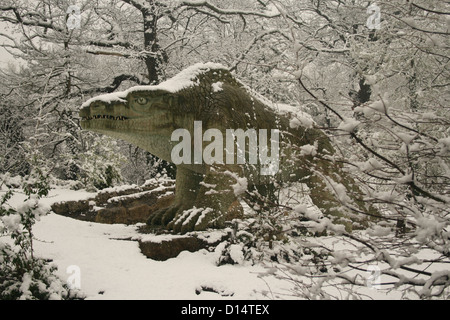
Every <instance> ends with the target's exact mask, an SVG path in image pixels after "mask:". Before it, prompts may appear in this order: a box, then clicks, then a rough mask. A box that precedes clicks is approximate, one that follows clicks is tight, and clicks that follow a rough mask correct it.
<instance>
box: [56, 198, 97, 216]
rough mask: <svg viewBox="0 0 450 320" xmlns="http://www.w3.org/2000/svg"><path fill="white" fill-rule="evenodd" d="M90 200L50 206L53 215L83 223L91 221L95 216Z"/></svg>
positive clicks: (57, 203) (58, 203)
mask: <svg viewBox="0 0 450 320" xmlns="http://www.w3.org/2000/svg"><path fill="white" fill-rule="evenodd" d="M91 201H92V199H88V200H79V201H66V202H56V203H54V204H53V205H52V210H53V212H54V213H56V214H59V215H63V216H66V217H70V218H76V219H79V220H84V221H92V220H93V217H94V216H95V212H94V210H93V205H91Z"/></svg>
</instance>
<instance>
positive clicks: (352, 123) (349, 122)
mask: <svg viewBox="0 0 450 320" xmlns="http://www.w3.org/2000/svg"><path fill="white" fill-rule="evenodd" d="M359 124H360V122H359V121H358V120H356V119H353V118H346V119H344V121H342V122H341V123H340V124H339V126H338V130H343V131H346V132H353V130H355V128H356V127H357V126H358V125H359Z"/></svg>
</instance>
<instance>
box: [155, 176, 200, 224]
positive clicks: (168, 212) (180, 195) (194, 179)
mask: <svg viewBox="0 0 450 320" xmlns="http://www.w3.org/2000/svg"><path fill="white" fill-rule="evenodd" d="M202 180H203V175H202V174H199V173H196V172H194V171H191V170H188V169H186V168H183V167H177V176H176V186H175V200H174V202H173V203H172V204H171V205H170V206H169V207H167V208H163V209H160V210H158V211H156V212H154V213H153V214H152V215H151V216H150V218H149V219H148V221H147V224H150V225H153V226H164V227H166V226H168V225H169V223H171V222H172V220H173V219H174V217H175V216H176V215H177V214H178V213H179V212H183V211H184V210H187V209H190V208H192V207H193V206H194V205H195V201H196V199H197V194H198V191H199V188H200V182H201V181H202Z"/></svg>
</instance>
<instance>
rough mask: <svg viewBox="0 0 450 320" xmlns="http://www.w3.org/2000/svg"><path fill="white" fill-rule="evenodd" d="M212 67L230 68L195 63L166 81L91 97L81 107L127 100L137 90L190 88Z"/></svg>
mask: <svg viewBox="0 0 450 320" xmlns="http://www.w3.org/2000/svg"><path fill="white" fill-rule="evenodd" d="M212 69H223V70H228V68H227V67H225V66H223V65H221V64H219V63H213V62H208V63H197V64H194V65H192V66H190V67H188V68H186V69H184V70H183V71H181V72H180V73H178V74H177V75H175V76H174V77H173V78H170V79H168V80H167V81H164V82H162V83H160V84H158V85H146V86H135V87H132V88H130V89H128V90H125V91H120V92H113V93H108V94H103V95H100V96H97V97H94V98H91V99H89V100H88V101H86V102H85V103H83V105H82V106H81V108H84V107H87V106H89V105H90V104H91V103H93V102H97V101H98V102H105V103H108V104H110V103H113V102H126V97H127V95H128V94H130V93H132V92H137V91H158V90H161V91H167V92H172V93H175V92H178V91H180V90H183V89H185V88H188V87H190V86H192V85H195V82H194V80H195V79H196V78H197V77H198V76H199V75H201V74H203V73H206V72H208V71H210V70H212Z"/></svg>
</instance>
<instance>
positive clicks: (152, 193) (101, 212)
mask: <svg viewBox="0 0 450 320" xmlns="http://www.w3.org/2000/svg"><path fill="white" fill-rule="evenodd" d="M174 190H175V186H174V181H170V180H169V181H164V182H163V183H162V184H161V183H159V182H158V181H153V180H151V181H150V183H146V184H144V185H143V186H141V187H138V186H135V185H132V186H124V187H119V188H110V189H104V190H102V191H100V192H98V193H97V194H96V196H95V198H91V199H87V200H79V201H65V202H58V203H55V204H53V205H52V210H53V212H55V213H56V214H59V215H63V216H67V217H71V218H74V219H79V220H84V221H92V222H98V223H108V224H113V223H121V224H136V223H144V222H146V221H147V220H148V217H149V215H150V214H152V213H153V212H155V211H156V210H158V209H160V208H164V207H167V206H169V205H170V204H171V203H172V201H173V198H174V195H173V192H174Z"/></svg>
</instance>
